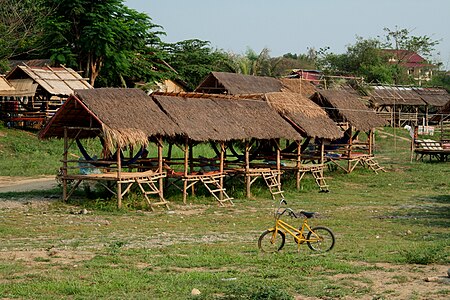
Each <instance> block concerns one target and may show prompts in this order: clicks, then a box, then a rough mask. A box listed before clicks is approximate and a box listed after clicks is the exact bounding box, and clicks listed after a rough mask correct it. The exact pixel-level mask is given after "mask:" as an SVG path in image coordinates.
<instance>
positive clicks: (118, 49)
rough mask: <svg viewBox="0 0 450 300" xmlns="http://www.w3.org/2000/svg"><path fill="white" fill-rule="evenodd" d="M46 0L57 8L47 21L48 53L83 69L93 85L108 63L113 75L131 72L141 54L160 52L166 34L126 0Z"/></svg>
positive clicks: (64, 62)
mask: <svg viewBox="0 0 450 300" xmlns="http://www.w3.org/2000/svg"><path fill="white" fill-rule="evenodd" d="M43 1H44V2H45V4H46V6H47V7H52V8H53V10H52V14H51V15H50V16H49V17H48V18H47V19H46V21H45V24H44V25H45V35H44V38H43V42H44V44H45V45H47V46H48V48H47V53H48V54H50V55H51V58H52V59H53V60H54V61H56V62H58V63H62V64H66V65H69V66H75V67H77V68H78V69H79V70H83V71H84V76H85V77H88V78H89V79H90V82H91V84H92V85H94V83H95V80H96V78H97V77H98V76H99V74H100V73H101V71H102V68H103V67H104V66H107V69H108V72H107V73H108V74H109V75H110V76H114V75H115V76H119V77H120V76H121V75H122V74H125V73H127V72H130V68H131V66H132V62H134V61H135V60H136V59H138V53H142V52H144V53H149V52H152V51H153V52H157V51H158V48H157V47H156V45H157V44H159V43H160V39H159V35H161V34H164V33H163V32H162V31H160V29H161V27H160V26H158V25H155V24H153V23H152V21H151V18H150V17H149V16H147V15H146V14H144V13H139V12H137V11H135V10H132V9H130V8H128V7H126V6H124V5H123V4H122V2H123V1H122V0H97V1H93V0H43ZM108 74H107V75H108Z"/></svg>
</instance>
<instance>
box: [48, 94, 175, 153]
mask: <svg viewBox="0 0 450 300" xmlns="http://www.w3.org/2000/svg"><path fill="white" fill-rule="evenodd" d="M65 126H67V127H92V128H97V129H99V130H100V132H101V133H102V135H103V137H104V138H105V140H106V142H107V146H108V147H109V148H111V149H112V148H114V147H115V145H116V144H119V146H120V147H123V146H127V145H136V144H139V145H145V144H147V142H148V137H150V136H158V135H161V136H175V135H176V134H181V133H182V132H181V130H180V129H179V127H178V126H177V125H176V124H175V123H173V122H172V121H171V120H170V119H169V117H168V116H167V115H166V114H164V113H163V112H162V111H161V110H160V108H159V107H158V106H157V105H156V104H155V103H154V102H153V101H152V99H151V98H150V97H149V96H148V95H147V94H145V92H143V91H142V90H139V89H119V88H102V89H91V90H76V91H75V94H74V95H72V96H70V97H69V99H68V100H67V101H66V102H65V103H64V104H63V106H62V107H61V108H60V109H59V110H58V111H57V112H56V114H55V115H54V116H53V117H52V118H51V119H50V121H49V122H48V123H47V125H46V126H45V127H44V128H43V129H42V131H41V132H40V134H39V136H40V138H51V137H57V138H62V137H63V136H64V127H65ZM68 134H69V138H75V137H77V134H78V130H70V131H69V132H68ZM97 135H99V131H82V132H81V133H80V134H79V136H78V137H79V138H93V137H95V136H97Z"/></svg>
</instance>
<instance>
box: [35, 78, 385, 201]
mask: <svg viewBox="0 0 450 300" xmlns="http://www.w3.org/2000/svg"><path fill="white" fill-rule="evenodd" d="M383 124H384V120H383V119H381V118H380V117H378V116H377V115H376V114H375V113H374V111H372V110H370V109H368V108H367V107H366V106H365V105H364V104H363V103H362V102H361V101H360V100H359V99H358V98H357V97H356V96H355V95H353V94H351V93H348V92H346V91H342V90H324V91H316V90H315V88H314V87H313V86H312V85H311V84H309V83H308V82H306V81H303V80H300V79H283V80H278V79H274V78H266V77H254V76H244V75H239V74H230V73H211V74H210V75H209V76H208V78H206V79H205V81H204V82H203V83H202V84H200V85H199V88H198V89H197V91H196V92H193V93H184V92H181V93H179V92H178V93H153V94H151V95H147V94H146V93H145V92H143V91H141V90H139V89H112V88H105V89H85V90H75V91H74V93H73V94H72V95H71V96H70V97H69V98H68V99H67V100H66V101H65V103H64V104H63V105H62V106H61V108H60V109H59V110H58V111H57V113H56V114H55V115H54V116H53V117H52V118H51V119H50V121H49V122H48V123H47V124H46V125H45V127H44V128H43V129H42V130H41V132H40V137H41V138H43V139H47V138H62V139H64V141H65V142H64V145H65V146H64V147H65V149H64V151H63V153H64V158H63V160H62V161H63V166H62V168H61V179H62V182H63V198H64V199H68V198H69V197H70V196H71V194H72V192H73V191H74V190H75V189H76V187H77V186H78V185H79V184H80V183H81V182H82V181H85V180H95V181H98V182H100V183H104V182H108V181H109V182H112V183H113V186H115V188H111V184H109V185H108V184H105V187H107V188H108V189H110V191H111V192H113V193H114V194H116V195H117V198H118V205H119V206H120V205H121V199H122V197H123V196H125V194H126V193H128V192H129V191H130V189H131V188H132V187H133V186H135V185H137V186H138V187H139V189H140V190H141V192H142V194H143V196H144V197H145V198H146V200H147V201H148V203H149V205H150V207H154V206H155V205H167V201H166V199H165V197H164V187H165V186H167V184H176V183H179V184H180V189H181V191H182V192H183V200H184V202H186V198H187V195H188V191H189V190H190V189H191V190H192V189H193V187H194V186H195V185H196V184H203V185H204V186H205V187H207V189H208V190H209V191H210V192H211V194H212V196H214V197H215V198H216V200H217V201H218V202H219V203H220V204H222V205H225V204H227V203H230V204H231V203H232V198H230V197H229V196H228V195H227V192H226V188H225V184H224V182H225V180H226V179H227V178H230V177H234V176H240V177H243V178H244V182H245V187H246V188H245V189H246V192H247V195H248V196H250V195H251V192H250V189H251V185H252V183H253V182H254V181H255V180H256V179H257V178H260V177H263V178H264V179H265V180H266V182H267V183H268V186H269V188H270V190H271V192H272V195H273V196H275V195H277V194H280V193H282V190H281V181H280V180H281V174H286V175H288V174H292V176H295V178H296V180H297V185H298V186H299V185H300V180H301V179H302V178H303V175H305V173H307V172H311V173H312V174H314V175H315V178H316V182H317V183H318V185H319V188H320V189H321V190H322V191H327V185H326V183H325V182H324V178H323V169H324V166H325V163H326V162H330V163H334V164H336V165H337V166H340V167H341V168H342V169H344V170H345V171H347V172H351V171H352V170H353V169H354V168H355V167H356V166H357V165H358V164H359V165H362V164H365V165H370V164H372V167H373V163H374V160H373V129H374V128H375V127H377V126H382V125H383ZM360 133H364V134H365V137H363V138H360V136H359V134H360ZM97 138H98V139H99V141H100V142H101V144H102V148H103V150H102V154H101V156H100V158H99V159H92V157H91V156H89V155H88V153H86V151H84V149H83V145H82V142H83V140H85V139H97ZM199 144H208V145H210V147H211V149H212V151H211V153H214V155H213V156H212V157H202V156H200V155H198V154H197V153H196V150H195V149H196V146H198V145H199ZM74 145H77V146H78V147H79V148H80V151H81V153H83V155H84V157H83V158H82V160H81V161H80V160H79V159H72V158H71V157H70V155H69V153H70V148H71V147H73V146H74ZM151 146H153V147H155V148H156V149H157V151H154V152H152V153H157V155H155V157H148V156H147V154H146V153H147V151H145V150H148V148H149V147H151ZM163 147H168V150H167V149H166V151H164V153H165V154H164V155H163ZM173 147H178V148H180V149H181V152H182V153H183V157H174V156H172V154H171V153H172V148H173ZM124 152H125V153H126V155H123V153H124ZM144 153H145V154H146V155H143V154H144ZM124 156H125V157H124ZM342 161H344V162H345V163H344V164H342V163H341V162H342ZM80 162H81V163H82V164H80ZM375 163H376V162H375ZM86 166H87V168H91V169H93V170H95V171H92V172H83V173H82V172H80V169H86ZM373 170H377V169H375V168H373ZM69 181H74V182H75V184H74V185H73V186H71V187H70V186H69V185H68V182H69ZM153 194H154V195H157V197H156V198H157V200H155V197H152V195H153Z"/></svg>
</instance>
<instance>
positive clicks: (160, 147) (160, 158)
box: [157, 138, 164, 200]
mask: <svg viewBox="0 0 450 300" xmlns="http://www.w3.org/2000/svg"><path fill="white" fill-rule="evenodd" d="M157 143H158V173H160V174H162V173H163V171H164V170H163V143H162V139H161V138H158V140H157ZM158 184H159V197H160V199H161V200H163V199H164V190H163V186H164V177H161V178H159V179H158Z"/></svg>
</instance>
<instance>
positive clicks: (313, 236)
mask: <svg viewBox="0 0 450 300" xmlns="http://www.w3.org/2000/svg"><path fill="white" fill-rule="evenodd" d="M282 204H285V205H287V202H286V200H284V199H282V200H281V201H280V205H279V206H278V209H277V211H276V212H275V227H272V228H270V229H267V230H266V231H264V232H263V233H262V234H261V236H260V237H259V240H258V247H259V249H260V250H261V251H262V252H269V253H271V252H277V251H280V250H281V249H283V247H284V243H285V241H286V233H288V234H290V235H291V236H292V237H293V238H294V241H295V242H296V243H297V245H298V250H300V245H301V244H303V243H306V244H307V245H308V247H309V248H310V249H311V250H313V251H318V252H327V251H330V250H331V249H333V247H334V243H335V238H334V234H333V232H332V231H331V230H330V229H329V228H327V227H324V226H317V227H313V228H311V227H310V226H309V225H308V220H309V219H310V218H313V217H314V216H315V215H316V213H314V212H307V211H300V212H299V213H298V214H296V213H295V212H294V211H293V210H292V209H290V208H281V205H282ZM285 214H286V215H288V216H290V217H293V218H300V217H303V218H304V219H303V223H302V225H301V226H300V228H298V229H297V228H296V227H294V226H292V225H289V224H288V223H286V222H285V221H283V220H281V216H283V215H285Z"/></svg>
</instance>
